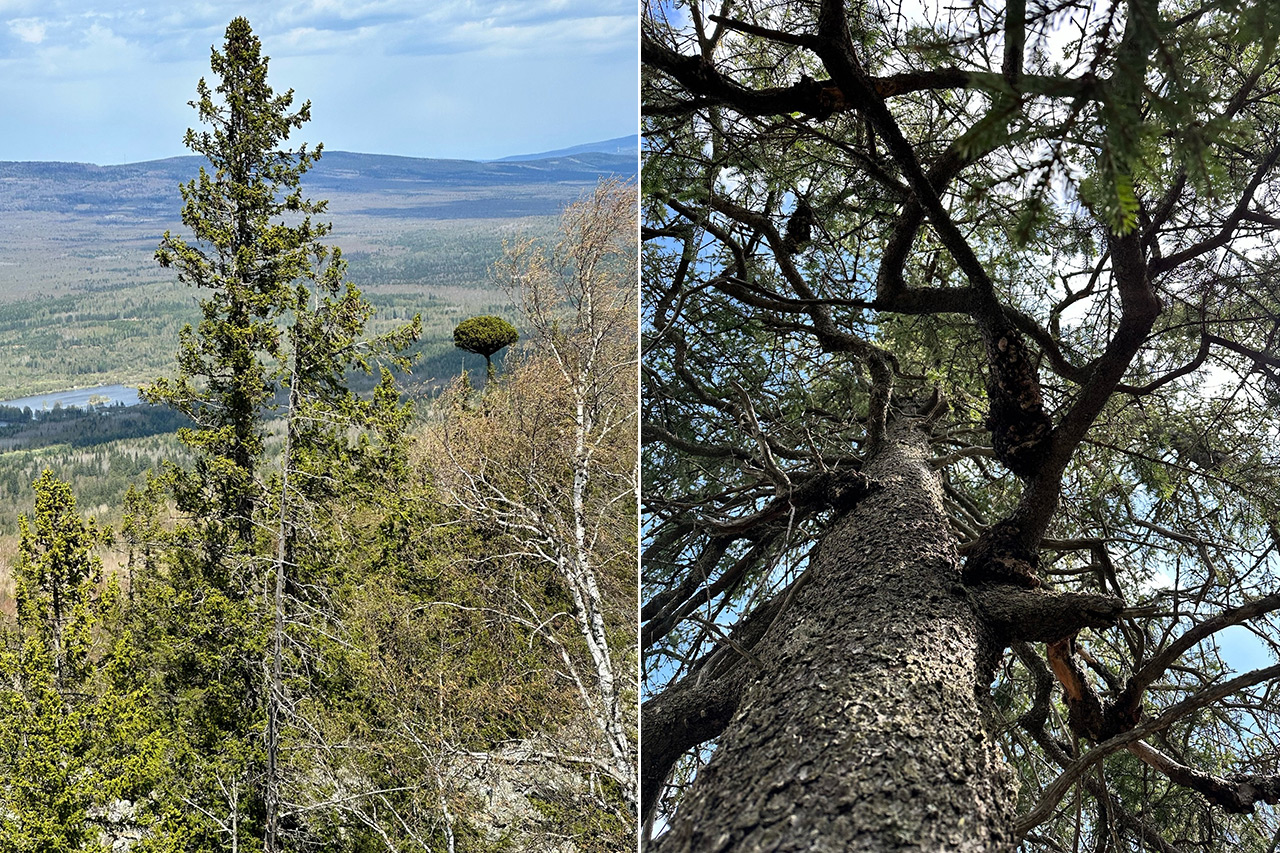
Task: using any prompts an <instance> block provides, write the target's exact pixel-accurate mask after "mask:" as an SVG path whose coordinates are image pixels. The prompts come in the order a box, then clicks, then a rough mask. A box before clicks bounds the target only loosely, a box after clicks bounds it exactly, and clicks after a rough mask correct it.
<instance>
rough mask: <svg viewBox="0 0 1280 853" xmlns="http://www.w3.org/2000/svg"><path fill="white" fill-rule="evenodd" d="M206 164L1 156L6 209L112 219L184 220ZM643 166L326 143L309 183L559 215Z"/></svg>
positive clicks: (441, 214)
mask: <svg viewBox="0 0 1280 853" xmlns="http://www.w3.org/2000/svg"><path fill="white" fill-rule="evenodd" d="M203 163H204V160H203V158H201V157H196V156H188V157H171V158H168V159H165V160H153V161H150V162H146V163H129V164H125V165H120V166H96V165H93V164H89V163H57V162H0V211H3V212H6V213H12V212H18V211H26V212H47V213H55V214H60V215H65V216H71V217H89V218H93V219H95V220H99V221H105V222H109V221H132V222H136V223H142V222H154V221H170V220H175V219H176V215H177V212H178V210H179V209H180V207H181V205H182V197H181V194H180V193H179V191H178V187H179V185H180V184H182V183H184V182H186V181H189V180H191V179H192V178H193V177H194V176H195V175H197V174H198V173H199V170H200V167H201V165H203ZM635 167H636V158H635V155H625V154H609V153H601V152H596V151H586V152H576V153H572V154H569V153H564V154H558V155H556V156H547V157H542V158H538V159H524V158H523V157H520V158H519V159H518V160H517V159H513V160H510V161H494V162H478V161H471V160H433V159H426V158H417V157H394V156H388V155H382V154H357V153H352V152H349V151H326V152H325V153H324V156H323V157H322V158H321V159H320V162H319V163H317V164H316V166H315V168H314V169H312V170H311V172H309V173H308V175H307V178H306V185H307V186H308V187H309V188H310V192H311V193H312V194H313V195H315V196H319V197H327V198H329V200H330V207H331V209H332V210H333V211H334V212H335V213H337V212H344V213H356V214H367V215H372V216H386V215H390V216H395V217H400V218H403V217H413V218H421V219H461V218H509V217H515V216H541V215H554V214H556V213H558V212H559V210H560V208H561V207H563V206H564V203H565V201H566V199H567V198H572V197H575V196H576V195H577V192H578V191H580V189H581V188H585V187H588V186H592V185H594V184H595V183H596V181H597V180H598V179H599V178H601V177H608V176H611V175H616V176H620V177H630V176H633V175H634V174H635ZM570 188H577V190H575V191H570ZM459 195H465V196H466V198H459V197H458V196H459ZM379 200H381V202H382V203H379Z"/></svg>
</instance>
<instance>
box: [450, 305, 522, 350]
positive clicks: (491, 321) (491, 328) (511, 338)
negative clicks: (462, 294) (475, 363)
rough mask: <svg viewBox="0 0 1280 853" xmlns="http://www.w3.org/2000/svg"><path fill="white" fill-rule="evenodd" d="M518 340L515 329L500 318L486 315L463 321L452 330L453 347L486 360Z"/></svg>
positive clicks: (518, 336)
mask: <svg viewBox="0 0 1280 853" xmlns="http://www.w3.org/2000/svg"><path fill="white" fill-rule="evenodd" d="M519 339H520V335H519V333H517V332H516V327H515V326H513V325H511V324H510V323H508V322H507V321H506V320H504V319H502V318H501V317H494V316H493V315H492V314H486V315H484V316H482V317H470V318H468V319H466V320H463V321H462V322H461V323H459V324H458V325H457V327H456V328H455V329H454V330H453V345H454V346H456V347H457V348H458V349H464V350H466V351H467V352H473V353H475V354H476V355H482V356H484V357H485V358H486V359H487V358H489V357H490V356H491V355H493V354H494V353H496V352H497V351H498V350H500V349H502V348H503V347H505V346H510V345H511V344H514V343H515V342H516V341H517V340H519Z"/></svg>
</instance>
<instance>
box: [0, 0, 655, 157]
mask: <svg viewBox="0 0 1280 853" xmlns="http://www.w3.org/2000/svg"><path fill="white" fill-rule="evenodd" d="M236 15H244V16H245V17H247V18H248V19H249V21H250V23H251V24H252V25H253V28H254V32H255V33H256V34H257V35H258V37H259V38H260V39H262V42H263V50H264V52H265V53H266V54H267V55H268V56H270V57H271V65H270V73H269V78H268V79H269V81H270V82H271V84H272V86H273V87H274V88H275V89H276V90H277V91H283V90H285V89H289V88H292V89H294V90H296V92H297V95H298V97H299V98H300V99H310V100H311V104H312V121H311V123H310V124H309V125H307V126H306V127H304V128H303V131H302V132H301V133H300V135H299V136H298V140H297V141H307V142H324V144H325V147H326V148H329V149H331V150H346V151H361V152H366V153H374V154H401V155H406V156H416V157H456V158H464V159H488V158H497V157H502V156H506V155H511V154H525V153H532V152H537V151H546V150H551V149H555V148H564V147H568V146H571V145H577V144H580V143H585V142H593V141H596V140H600V139H609V138H612V137H617V136H625V135H628V134H632V133H635V132H636V128H637V125H638V119H637V116H638V111H639V101H638V90H639V83H638V80H639V72H638V66H639V46H638V45H639V37H638V5H637V4H636V3H635V2H634V0H510V2H503V0H277V2H270V0H255V1H254V2H238V3H230V2H217V0H210V1H208V2H201V0H193V2H183V3H155V4H146V3H144V2H143V0H126V1H125V2H109V0H96V2H95V0H0V160H73V161H81V162H90V163H98V164H100V165H106V164H112V163H127V162H136V161H140V160H149V159H156V158H160V157H171V156H175V155H178V154H183V153H186V152H185V149H183V147H182V135H183V132H184V131H185V130H186V128H187V127H189V126H191V125H193V124H194V123H195V120H196V119H195V111H194V110H192V109H191V108H190V107H188V106H187V102H188V101H190V100H191V99H192V98H193V97H194V95H195V84H196V80H197V79H199V78H200V77H201V76H208V75H209V49H210V47H211V46H213V45H214V44H217V45H219V46H220V45H221V43H222V34H223V31H224V30H225V28H226V25H227V23H228V21H230V20H231V19H232V18H233V17H235V16H236Z"/></svg>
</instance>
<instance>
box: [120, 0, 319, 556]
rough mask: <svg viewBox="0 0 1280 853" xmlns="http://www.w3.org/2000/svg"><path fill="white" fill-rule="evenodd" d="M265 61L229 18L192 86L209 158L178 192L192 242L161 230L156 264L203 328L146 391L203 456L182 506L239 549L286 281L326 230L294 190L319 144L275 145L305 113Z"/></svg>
mask: <svg viewBox="0 0 1280 853" xmlns="http://www.w3.org/2000/svg"><path fill="white" fill-rule="evenodd" d="M267 61H268V58H267V57H265V56H263V55H262V48H261V43H260V42H259V40H258V38H257V37H256V36H254V34H253V32H252V30H251V29H250V26H249V22H248V21H247V20H246V19H244V18H236V19H234V20H233V21H232V22H231V23H230V25H228V27H227V31H226V42H225V45H224V48H223V50H222V51H221V52H219V51H218V50H216V49H215V50H214V51H213V55H212V60H211V66H212V70H213V72H214V74H216V75H217V77H218V79H219V82H218V84H217V85H216V86H215V87H214V88H213V89H210V87H209V85H208V83H206V82H205V80H204V78H201V79H200V82H199V83H198V84H197V86H196V93H197V99H196V100H195V101H192V102H191V105H192V106H193V107H195V109H196V110H197V111H198V113H199V116H200V120H201V121H202V122H204V123H206V124H208V125H209V126H210V129H209V130H204V131H200V132H197V131H196V130H188V131H187V134H186V139H185V143H186V145H187V147H188V148H190V149H191V150H192V151H194V152H196V153H197V154H202V155H204V156H205V157H207V158H208V160H209V168H205V167H201V169H200V175H199V177H198V178H197V179H195V180H193V181H191V182H190V183H187V184H185V185H183V187H182V198H183V202H184V204H183V208H182V222H183V224H184V225H186V226H187V227H188V228H190V229H191V232H192V235H193V237H194V241H193V242H190V243H189V242H187V241H186V240H184V239H183V238H181V237H178V236H175V235H173V234H172V233H170V232H167V231H166V232H165V235H164V239H163V240H162V241H161V243H160V247H159V249H158V250H157V251H156V259H157V260H158V261H159V262H160V264H161V266H164V267H170V266H173V267H176V268H177V270H178V278H179V280H180V281H183V282H185V283H187V284H190V285H192V286H195V287H198V288H204V289H207V290H209V291H210V295H209V296H208V298H206V299H205V300H204V301H203V302H202V303H201V306H200V307H201V311H202V312H203V315H204V317H203V319H202V320H201V321H200V324H199V326H198V327H197V328H196V329H195V330H192V329H191V328H190V327H188V328H185V329H183V331H182V334H181V340H180V346H179V351H178V376H177V377H176V378H175V379H173V380H166V379H161V380H159V381H157V382H156V383H155V384H154V385H152V386H151V388H150V389H148V390H147V392H146V396H147V397H148V399H151V400H153V401H157V402H164V403H168V404H170V405H172V406H174V407H175V408H177V409H179V410H180V411H182V412H184V413H186V414H187V415H188V416H190V417H191V418H192V420H194V421H195V426H194V427H193V428H190V429H186V430H183V431H182V432H181V436H182V438H183V440H184V441H185V442H186V443H187V444H188V445H189V446H190V447H191V448H192V449H193V450H194V451H196V453H197V454H198V456H199V459H200V462H199V465H198V476H199V479H198V480H197V481H195V482H189V483H187V484H185V485H186V488H182V489H180V490H179V497H180V506H181V508H182V509H184V510H187V511H189V512H192V513H193V514H198V515H200V516H202V517H204V518H207V519H209V520H210V524H211V526H217V525H219V524H230V525H231V527H232V528H233V529H234V532H235V537H234V540H235V541H238V542H239V543H241V544H246V543H249V542H251V541H252V539H253V536H252V530H253V512H254V508H255V506H256V505H257V503H258V501H259V500H260V498H261V496H260V494H259V493H258V490H257V488H256V487H255V485H254V473H255V470H256V468H257V466H258V465H259V463H260V461H261V457H262V451H263V427H262V409H263V407H264V406H265V405H266V404H267V403H269V401H270V400H271V398H272V396H273V394H274V388H273V385H272V383H271V381H270V378H269V375H268V368H267V366H266V362H265V360H264V357H270V358H275V357H278V356H279V355H280V347H281V335H280V329H279V326H278V321H279V320H280V318H281V317H282V316H283V315H284V314H285V313H286V312H287V311H289V310H290V309H291V308H292V307H293V306H294V303H295V297H296V294H295V291H294V288H293V286H292V282H293V281H294V280H295V279H297V278H298V277H299V276H302V275H304V274H306V273H307V271H308V270H309V269H310V257H311V253H312V252H313V251H314V247H315V246H316V244H317V243H318V241H319V240H320V239H321V238H323V237H324V236H325V235H326V234H328V233H329V230H330V226H329V225H327V224H321V223H316V222H313V221H312V219H311V216H312V215H313V214H317V213H321V212H323V211H324V209H325V204H324V202H312V201H310V200H308V199H304V198H303V196H302V192H301V189H300V186H299V183H300V179H301V177H302V175H303V174H304V173H305V172H306V171H307V170H308V169H310V168H311V166H312V164H313V163H314V162H315V161H316V160H317V159H318V158H319V157H320V153H321V150H322V148H323V146H320V145H317V146H316V147H315V148H314V149H313V150H310V151H309V150H308V149H307V146H306V145H305V144H304V145H302V146H300V147H299V148H298V149H296V150H291V149H287V148H282V147H281V146H282V145H283V144H284V143H285V142H286V141H287V140H288V137H289V134H290V132H291V131H292V130H295V129H297V128H299V127H301V126H302V125H303V124H304V123H305V122H307V121H308V120H309V119H310V117H311V104H310V102H309V101H308V102H304V103H303V104H302V105H301V106H300V107H299V108H297V109H296V110H294V109H293V90H289V91H288V92H285V93H284V94H282V95H277V94H275V92H274V91H273V90H272V89H271V87H270V86H269V85H268V84H267ZM215 93H216V95H217V96H218V97H217V98H215ZM286 216H289V217H290V221H286ZM297 217H301V218H300V219H298V218H297Z"/></svg>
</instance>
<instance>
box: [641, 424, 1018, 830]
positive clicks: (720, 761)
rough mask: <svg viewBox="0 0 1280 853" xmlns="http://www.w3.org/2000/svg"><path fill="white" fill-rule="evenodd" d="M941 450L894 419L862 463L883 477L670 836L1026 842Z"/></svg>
mask: <svg viewBox="0 0 1280 853" xmlns="http://www.w3.org/2000/svg"><path fill="white" fill-rule="evenodd" d="M928 455H929V454H928V444H927V440H926V437H925V436H924V435H923V434H922V433H921V431H920V430H919V429H918V428H916V427H915V426H913V425H912V423H911V422H910V421H908V420H906V419H905V418H899V419H898V420H897V421H895V423H894V424H893V425H892V426H891V428H890V429H889V431H888V434H887V436H886V438H885V440H884V442H883V443H882V446H881V447H880V449H879V450H878V451H877V452H876V453H874V455H873V456H872V457H871V459H870V460H869V462H868V464H867V466H866V468H865V473H866V474H867V476H868V477H870V478H871V479H872V480H873V481H874V482H876V483H878V484H879V489H878V490H876V491H875V492H874V493H873V494H871V496H870V497H868V498H866V499H864V500H863V501H862V502H860V503H859V504H858V505H857V506H856V507H855V508H854V509H853V510H852V511H851V512H849V513H848V514H847V515H845V516H843V517H842V518H840V519H838V520H837V521H836V522H835V523H834V524H833V526H832V528H831V530H830V532H829V533H828V534H827V536H826V538H825V539H824V541H823V542H822V545H821V547H820V549H819V551H818V553H817V555H816V556H815V557H814V562H813V565H812V567H811V569H810V575H811V577H810V578H809V579H808V580H807V581H806V582H805V583H804V585H803V587H801V588H800V589H799V590H798V591H797V593H796V596H795V599H794V601H793V602H792V603H791V604H790V605H789V610H788V611H785V612H782V613H780V614H779V615H778V616H777V617H775V618H774V620H773V624H772V625H771V627H770V628H769V629H768V631H767V632H766V633H765V634H764V636H763V638H762V639H761V640H760V642H759V643H758V644H757V645H756V646H755V648H754V656H755V658H756V661H758V663H757V662H756V661H747V660H743V661H741V662H740V665H741V666H744V667H747V668H748V670H747V672H746V675H745V681H746V684H745V686H744V688H743V692H742V697H741V700H740V702H739V703H738V707H737V712H736V713H735V714H734V716H733V718H732V720H731V721H730V722H729V724H728V727H727V728H726V729H725V731H724V733H723V734H722V735H721V736H720V738H719V743H718V747H717V749H716V753H715V755H714V757H713V758H712V760H711V762H710V764H709V765H708V766H707V767H705V768H703V770H702V771H700V773H699V775H698V778H697V780H696V781H695V784H694V786H693V788H692V789H691V791H690V792H689V794H688V795H687V796H686V797H685V799H684V800H683V801H682V803H681V805H680V808H679V810H678V811H677V813H676V814H675V816H674V817H673V821H672V827H671V829H670V831H669V833H667V834H666V835H665V836H663V837H662V838H660V839H658V841H657V847H658V849H660V850H661V851H662V853H671V851H698V853H703V851H706V853H714V851H728V850H733V851H756V850H760V851H763V850H769V851H786V850H795V851H828V850H830V851H836V850H840V851H843V850H895V851H896V850H904V851H905V850H921V851H926V850H927V851H938V850H948V851H983V853H991V851H997V853H998V851H1004V850H1009V849H1011V848H1012V845H1013V839H1012V836H1011V834H1010V832H1009V829H1008V828H1009V827H1010V826H1011V825H1012V822H1013V807H1014V797H1013V788H1012V785H1013V782H1012V775H1011V774H1010V773H1009V772H1008V770H1007V768H1006V767H1005V765H1004V762H1003V759H1002V758H1001V756H1000V755H999V753H998V749H997V746H996V743H995V740H994V738H993V737H992V736H991V734H990V733H989V732H988V729H987V725H986V722H985V721H986V714H985V713H984V710H983V708H982V707H981V700H980V698H979V690H983V691H985V688H986V685H987V683H988V681H989V675H988V674H989V672H990V666H991V662H992V659H993V656H994V655H995V654H998V653H999V651H1000V648H1001V643H1000V641H999V640H998V639H997V638H994V637H992V636H990V635H989V633H988V631H987V629H986V628H985V627H984V623H983V621H982V619H981V618H980V617H979V616H978V615H977V613H976V611H975V609H974V606H973V605H972V604H971V601H972V599H971V598H970V596H969V595H968V594H967V593H966V591H965V589H964V587H963V586H962V585H961V580H960V568H959V557H958V556H957V553H956V547H955V539H954V537H953V536H952V534H951V532H950V530H949V528H948V525H947V521H946V518H945V517H944V515H943V509H942V491H941V486H940V484H939V481H938V478H937V477H936V475H935V474H934V472H933V470H932V469H931V468H930V466H929V464H928V462H927V458H928ZM644 736H645V738H646V739H648V738H650V737H655V738H659V739H661V738H663V737H664V736H665V733H664V732H662V731H651V730H649V729H646V730H645V732H644Z"/></svg>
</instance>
